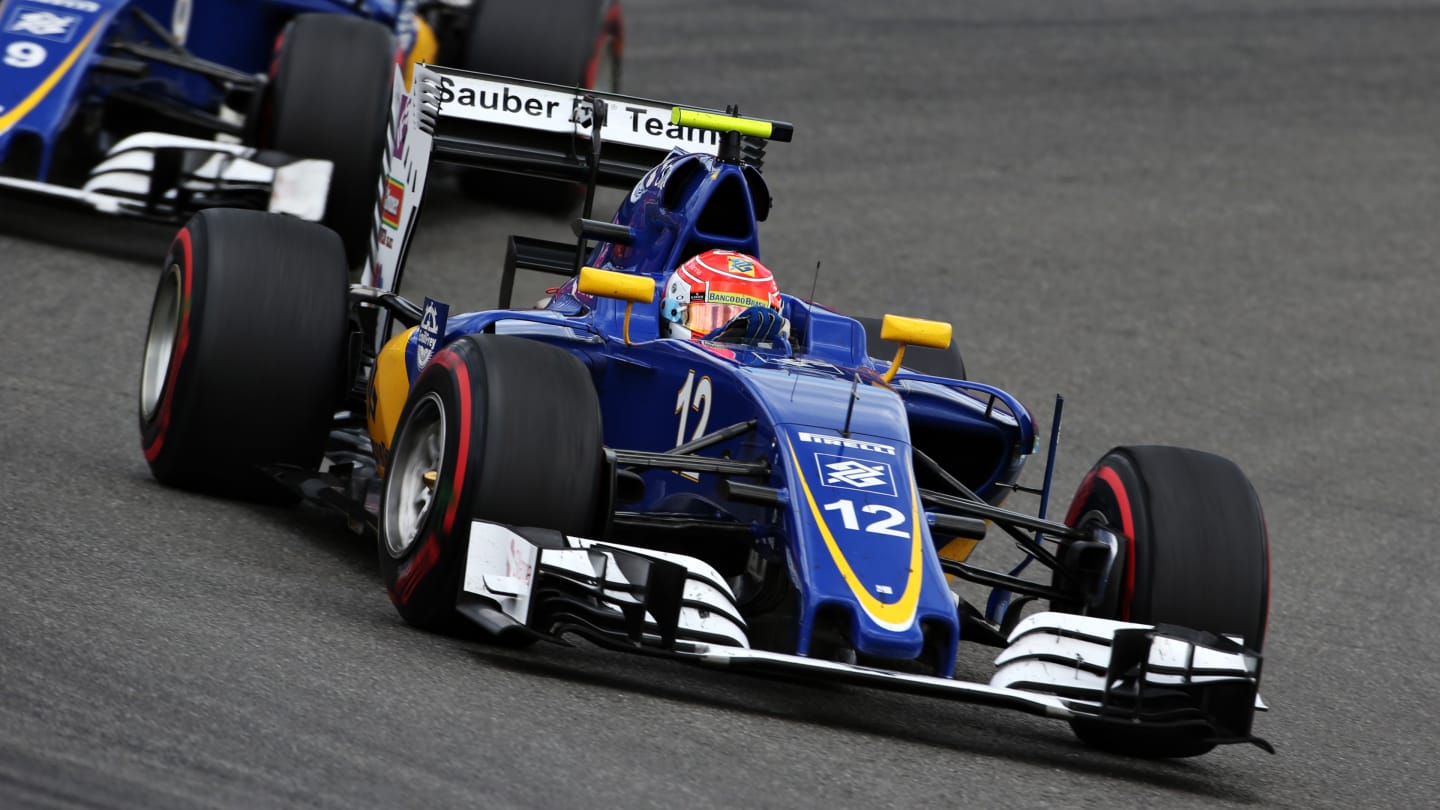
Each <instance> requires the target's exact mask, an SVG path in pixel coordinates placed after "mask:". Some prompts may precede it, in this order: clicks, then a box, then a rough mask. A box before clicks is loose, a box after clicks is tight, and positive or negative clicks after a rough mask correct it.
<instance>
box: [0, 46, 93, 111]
mask: <svg viewBox="0 0 1440 810" xmlns="http://www.w3.org/2000/svg"><path fill="white" fill-rule="evenodd" d="M104 24H105V20H104V19H102V20H100V21H99V22H96V23H95V25H93V26H91V27H90V32H89V33H87V34H86V35H85V37H84V39H81V40H80V44H79V45H76V46H75V49H74V50H72V51H70V55H69V56H66V57H65V61H63V62H61V63H60V65H59V66H58V67H56V68H55V70H54V71H52V72H51V74H50V75H49V76H46V77H45V80H44V81H42V82H40V86H39V87H36V88H35V91H34V92H33V93H31V94H30V95H28V96H26V97H25V100H24V101H21V102H20V103H19V104H16V105H15V106H14V107H12V108H10V110H9V111H8V112H6V113H5V114H4V115H0V132H4V131H6V130H8V129H9V128H11V127H13V126H15V125H16V124H17V123H19V122H20V119H21V118H24V117H25V114H26V113H28V112H30V111H31V110H33V109H35V106H36V105H37V104H39V103H40V102H41V101H44V100H45V96H47V95H49V94H50V91H51V90H53V89H55V85H57V84H59V83H60V80H61V79H63V78H65V74H66V73H69V72H70V68H72V67H75V60H77V59H79V58H80V54H82V53H84V52H85V49H86V48H87V47H89V46H90V40H92V39H94V38H95V35H96V34H97V33H99V32H100V28H101V27H102V26H104Z"/></svg>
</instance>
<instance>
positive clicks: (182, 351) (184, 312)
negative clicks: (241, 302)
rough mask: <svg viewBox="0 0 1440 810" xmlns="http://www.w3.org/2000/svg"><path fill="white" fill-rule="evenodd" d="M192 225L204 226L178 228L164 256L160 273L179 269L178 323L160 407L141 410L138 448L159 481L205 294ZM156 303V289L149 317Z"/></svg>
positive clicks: (182, 417)
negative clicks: (194, 326) (149, 411)
mask: <svg viewBox="0 0 1440 810" xmlns="http://www.w3.org/2000/svg"><path fill="white" fill-rule="evenodd" d="M192 227H203V226H202V225H201V223H200V222H199V221H195V222H192V224H190V225H187V226H185V227H183V228H181V229H180V232H179V233H178V234H176V236H175V241H174V242H172V243H171V245H170V250H169V252H168V253H167V254H166V256H165V264H164V265H163V270H162V273H167V274H168V273H169V272H170V268H171V267H175V266H177V265H178V267H179V269H180V322H179V325H178V327H177V329H176V336H175V344H174V348H173V349H172V350H171V353H170V363H169V368H168V369H167V370H166V373H165V383H164V386H163V388H162V389H161V394H160V404H159V407H158V408H157V409H156V411H155V414H154V416H153V417H151V418H150V419H148V420H147V419H146V418H145V414H144V411H143V409H142V410H141V411H140V444H141V448H142V450H143V451H144V453H145V460H146V461H147V462H149V463H150V465H151V467H152V469H155V474H156V477H157V478H160V479H162V480H164V478H165V477H166V476H165V475H163V474H162V470H165V468H166V466H167V465H166V461H167V456H166V453H165V441H166V438H167V437H168V436H169V435H170V434H171V433H173V432H174V426H175V423H176V422H178V421H179V420H182V419H184V418H185V417H184V414H183V413H176V411H175V409H174V403H175V391H176V389H177V388H179V387H180V386H182V385H184V384H185V381H186V380H187V379H188V377H189V375H190V374H193V369H192V368H191V365H189V364H187V363H186V358H187V357H188V356H189V355H190V354H193V352H192V351H191V347H192V343H193V341H194V339H195V334H194V331H193V330H192V328H191V325H192V323H194V322H195V320H196V318H198V317H203V314H201V313H199V312H198V311H197V309H196V305H197V302H199V301H201V300H203V297H204V296H203V295H202V294H201V292H202V291H201V290H200V289H199V288H198V287H199V285H203V284H204V283H205V281H204V278H203V276H202V275H201V274H199V273H196V272H195V250H194V240H193V239H192V238H191V231H190V229H191V228H192ZM162 278H163V277H162ZM158 303H159V291H158V290H157V293H156V301H155V302H154V303H153V304H152V305H151V308H152V313H151V314H152V317H153V314H154V313H153V308H154V306H155V305H156V304H158Z"/></svg>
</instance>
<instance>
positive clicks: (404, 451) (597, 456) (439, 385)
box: [378, 335, 604, 631]
mask: <svg viewBox="0 0 1440 810" xmlns="http://www.w3.org/2000/svg"><path fill="white" fill-rule="evenodd" d="M603 463H604V447H603V434H602V432H601V427H600V403H599V400H598V398H597V396H596V394H595V384H594V382H593V381H592V379H591V377H590V373H589V372H588V371H587V370H586V368H585V365H584V364H583V363H581V362H580V361H579V360H578V359H576V357H575V356H574V355H572V354H570V353H569V352H567V351H565V350H564V349H560V348H557V347H555V346H550V345H547V344H544V343H540V342H537V341H534V340H529V339H525V338H518V337H510V336H497V335H475V336H467V337H462V338H460V339H459V340H456V341H455V342H454V343H452V344H450V345H449V346H447V347H446V348H444V349H443V350H441V351H439V352H437V353H436V354H435V356H434V357H433V358H432V359H431V360H430V362H429V363H428V364H426V366H425V370H424V371H423V372H422V373H421V375H420V378H419V379H418V380H417V381H416V383H415V387H414V388H413V389H412V390H411V392H410V396H409V398H408V399H407V401H406V404H405V409H404V411H402V413H401V415H400V423H399V427H398V428H397V429H396V432H395V441H394V445H393V447H392V449H391V451H390V457H389V462H388V466H387V468H386V471H385V482H384V487H383V489H382V494H381V500H380V537H379V543H378V546H379V556H380V569H381V572H382V574H383V575H384V580H385V587H386V589H387V590H388V592H389V594H390V599H391V601H392V602H393V603H394V604H395V607H396V609H397V610H398V611H399V612H400V615H401V617H403V618H404V619H405V621H407V622H409V623H410V624H412V625H415V626H417V627H421V628H425V629H429V630H437V631H448V630H452V629H457V628H458V624H457V614H456V613H455V600H456V597H457V595H458V593H459V588H460V578H461V576H462V575H463V572H464V564H465V550H466V545H467V543H468V540H469V537H470V521H471V520H472V519H479V520H487V521H491V522H494V523H503V524H506V525H511V526H529V527H537V528H542V529H555V530H558V531H561V532H564V533H566V534H570V535H576V536H584V537H595V536H596V532H597V531H598V529H599V528H600V525H601V519H602V512H601V496H602V488H601V487H602V476H601V470H602V466H603Z"/></svg>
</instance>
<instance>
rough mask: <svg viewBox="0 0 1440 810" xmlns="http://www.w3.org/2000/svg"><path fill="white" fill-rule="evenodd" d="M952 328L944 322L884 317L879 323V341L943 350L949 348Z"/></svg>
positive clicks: (891, 316)
mask: <svg viewBox="0 0 1440 810" xmlns="http://www.w3.org/2000/svg"><path fill="white" fill-rule="evenodd" d="M953 331H954V328H953V327H952V326H951V325H950V324H948V323H945V322H944V321H927V320H925V319H924V318H906V317H902V316H900V315H886V316H885V318H884V320H882V321H881V322H880V339H881V340H888V341H890V342H892V343H900V344H905V345H909V346H925V347H926V348H930V349H945V348H948V347H949V346H950V335H951V333H952V332H953Z"/></svg>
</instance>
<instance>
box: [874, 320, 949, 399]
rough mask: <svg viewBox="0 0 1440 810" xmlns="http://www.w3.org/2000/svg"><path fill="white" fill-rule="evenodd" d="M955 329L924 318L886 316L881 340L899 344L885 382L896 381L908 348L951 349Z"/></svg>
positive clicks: (882, 321) (883, 321)
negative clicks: (951, 338)
mask: <svg viewBox="0 0 1440 810" xmlns="http://www.w3.org/2000/svg"><path fill="white" fill-rule="evenodd" d="M953 332H954V327H952V326H951V325H950V324H948V323H946V322H944V321H927V320H925V319H924V318H906V317H903V316H900V315H886V316H885V317H884V319H883V320H881V321H880V339H881V340H888V341H890V342H892V343H899V344H900V348H899V349H897V350H896V351H895V359H894V361H892V362H891V363H890V370H889V371H886V372H885V382H887V383H888V382H890V381H891V380H893V379H895V373H896V372H898V371H899V370H900V361H901V360H903V359H904V358H905V347H906V346H924V347H926V348H929V349H946V348H949V347H950V336H951V334H952V333H953Z"/></svg>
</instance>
